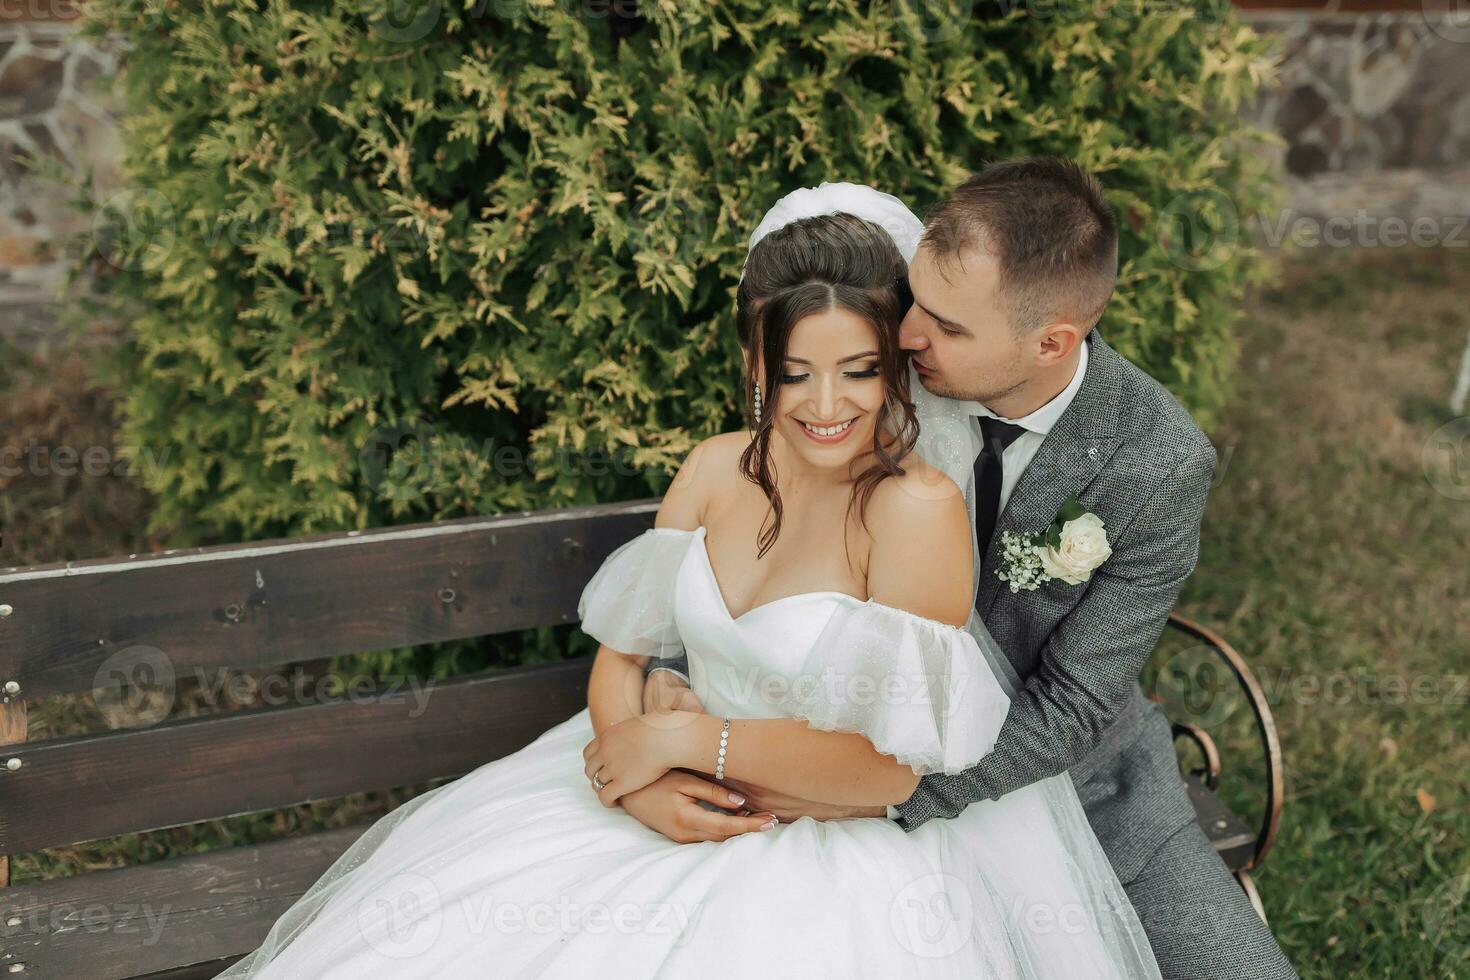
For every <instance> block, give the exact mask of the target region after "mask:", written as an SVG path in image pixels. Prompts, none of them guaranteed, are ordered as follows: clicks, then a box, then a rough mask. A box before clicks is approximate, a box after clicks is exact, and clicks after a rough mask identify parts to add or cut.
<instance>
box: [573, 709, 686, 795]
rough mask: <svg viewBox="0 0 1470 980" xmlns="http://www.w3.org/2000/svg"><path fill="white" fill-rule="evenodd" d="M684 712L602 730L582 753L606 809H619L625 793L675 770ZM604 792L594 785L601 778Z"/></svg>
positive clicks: (639, 718)
mask: <svg viewBox="0 0 1470 980" xmlns="http://www.w3.org/2000/svg"><path fill="white" fill-rule="evenodd" d="M685 714H686V713H685V712H661V713H658V714H650V715H635V716H633V717H632V718H628V719H626V720H625V721H620V722H618V723H617V724H616V725H609V726H608V727H607V728H605V729H603V732H602V734H601V735H599V736H597V737H596V738H594V739H593V740H592V741H590V742H588V743H587V746H586V748H584V749H582V759H583V761H584V762H585V763H586V765H585V766H584V769H583V771H584V772H585V773H586V776H587V779H588V783H589V785H591V786H592V787H593V790H594V791H595V792H596V793H597V798H598V799H599V800H601V801H602V805H603V806H607V807H612V806H616V805H617V802H618V798H619V797H621V796H622V795H623V794H625V793H632V792H633V791H635V790H640V789H642V788H643V787H645V786H647V785H648V784H649V783H651V782H653V781H654V780H655V779H658V778H659V777H660V776H662V775H663V774H664V773H666V772H668V771H669V770H670V769H672V768H674V764H675V762H676V761H677V759H678V744H677V741H676V740H677V738H678V735H679V731H678V729H679V728H681V727H683V722H682V720H681V719H682V718H683V716H684V715H685ZM599 772H600V776H599V778H600V779H602V781H603V782H604V784H605V785H604V786H603V787H602V789H597V787H596V784H594V783H592V782H591V780H592V778H593V776H596V775H598V774H599Z"/></svg>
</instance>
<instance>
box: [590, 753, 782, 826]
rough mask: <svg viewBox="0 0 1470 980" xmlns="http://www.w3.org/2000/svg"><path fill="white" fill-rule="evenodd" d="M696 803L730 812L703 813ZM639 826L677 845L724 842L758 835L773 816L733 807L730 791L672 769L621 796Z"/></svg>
mask: <svg viewBox="0 0 1470 980" xmlns="http://www.w3.org/2000/svg"><path fill="white" fill-rule="evenodd" d="M696 800H705V801H707V802H709V803H713V804H714V805H715V806H718V807H723V808H724V809H726V810H729V811H731V812H729V813H716V812H715V811H713V810H706V809H705V808H704V807H702V806H700V805H699V804H698V803H697V802H695V801H696ZM618 803H619V805H620V806H622V808H623V809H624V810H627V811H628V812H629V813H631V814H632V815H633V816H634V817H636V818H637V819H638V822H639V823H641V824H643V825H644V826H645V827H648V828H650V829H652V830H656V831H658V832H659V833H661V834H663V835H664V836H665V837H667V838H668V839H669V840H671V841H675V842H676V843H679V844H693V843H696V842H698V841H706V840H712V841H723V840H729V839H730V838H731V837H738V836H739V835H741V834H748V833H750V832H751V831H759V830H760V829H761V826H762V825H763V824H767V823H770V822H771V821H772V820H774V819H775V815H774V814H772V813H770V812H769V811H767V812H761V811H760V810H759V809H757V808H752V806H751V804H750V801H749V800H747V801H745V802H744V803H736V802H735V801H734V800H733V799H731V797H730V791H729V790H728V789H726V788H725V787H723V786H721V785H720V784H719V783H712V782H710V781H709V780H707V779H702V778H700V777H699V776H695V775H693V774H692V773H688V772H685V771H684V770H682V769H671V770H669V771H668V772H666V773H664V774H663V775H662V776H660V777H659V778H658V779H655V780H654V781H653V782H651V783H649V784H648V785H647V786H645V787H643V788H642V789H638V790H634V791H633V792H631V793H624V794H623V796H622V797H621V798H620V799H619V800H618Z"/></svg>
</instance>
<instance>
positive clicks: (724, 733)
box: [715, 718, 730, 780]
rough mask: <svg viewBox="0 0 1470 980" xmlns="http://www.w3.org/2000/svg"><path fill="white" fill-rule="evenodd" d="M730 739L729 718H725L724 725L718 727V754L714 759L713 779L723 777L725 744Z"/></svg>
mask: <svg viewBox="0 0 1470 980" xmlns="http://www.w3.org/2000/svg"><path fill="white" fill-rule="evenodd" d="M729 741H730V719H729V718H726V719H725V727H724V728H721V729H720V754H719V756H718V757H717V758H716V759H715V779H716V780H721V779H724V778H725V746H726V745H727V744H728V743H729Z"/></svg>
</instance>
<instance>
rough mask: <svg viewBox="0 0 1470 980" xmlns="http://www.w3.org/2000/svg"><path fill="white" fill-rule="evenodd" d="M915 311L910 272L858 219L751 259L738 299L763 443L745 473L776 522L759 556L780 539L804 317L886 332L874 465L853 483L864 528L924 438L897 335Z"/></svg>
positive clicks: (781, 232) (803, 230) (764, 246)
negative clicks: (792, 365) (781, 412)
mask: <svg viewBox="0 0 1470 980" xmlns="http://www.w3.org/2000/svg"><path fill="white" fill-rule="evenodd" d="M912 303H913V294H912V293H910V292H909V285H908V266H907V264H906V263H905V262H904V259H903V255H902V254H900V253H899V251H898V246H897V245H895V244H894V243H893V239H892V237H891V236H889V234H888V233H887V232H886V231H884V230H883V229H882V228H881V227H879V226H878V225H875V224H873V223H871V222H869V221H866V220H864V219H862V218H859V217H856V216H854V215H851V214H827V215H818V216H815V217H809V218H801V219H799V220H797V221H793V222H791V223H790V224H788V225H784V226H782V227H781V228H778V229H776V230H775V231H773V232H771V233H770V234H769V235H766V236H765V237H764V238H762V239H761V240H760V241H759V242H757V243H756V245H755V247H754V248H752V249H751V250H750V252H749V254H748V255H747V256H746V258H745V272H744V275H743V278H742V279H741V282H740V287H739V290H738V291H737V292H736V294H735V306H736V312H735V322H736V325H737V327H738V328H739V332H740V346H741V348H742V349H744V350H745V351H746V352H748V353H749V354H750V366H751V370H750V371H748V372H747V373H746V378H745V412H746V418H747V421H748V423H749V424H750V425H751V426H752V427H753V428H754V430H755V437H754V438H753V439H752V440H751V443H750V445H749V446H748V447H746V449H745V452H744V454H743V455H742V456H741V458H740V471H741V473H742V474H744V476H745V478H746V479H748V480H750V481H751V482H752V483H755V484H756V485H758V486H759V487H760V488H761V490H762V491H763V492H764V493H765V495H766V498H767V499H768V500H770V502H771V511H772V514H773V516H774V521H773V522H772V523H771V525H770V526H769V527H766V526H765V524H764V522H763V524H762V530H761V536H760V541H759V544H760V550H759V552H758V554H757V557H759V556H762V555H764V554H765V553H766V551H767V550H769V549H770V547H771V545H773V544H774V543H775V541H776V538H777V537H778V536H779V535H780V533H781V513H782V507H781V495H780V493H779V492H778V491H777V489H776V480H775V476H774V474H773V473H772V471H771V458H770V456H771V451H770V444H771V426H772V424H773V418H774V414H775V413H774V408H775V406H776V405H777V404H778V403H779V396H780V387H781V376H782V375H783V374H784V373H785V361H786V348H787V344H788V343H789V341H790V339H791V331H792V329H793V328H794V327H795V326H796V324H797V323H799V322H800V321H801V320H802V319H803V318H805V317H808V316H812V315H814V314H819V313H825V312H827V311H828V310H832V309H842V310H847V311H848V312H850V313H854V314H856V315H858V316H860V317H862V318H863V319H864V320H866V321H867V322H869V323H871V324H872V325H873V330H874V332H875V333H876V334H877V337H878V371H879V376H880V377H881V378H882V380H883V392H884V395H883V405H882V407H881V408H880V409H879V411H878V418H877V425H876V426H875V427H874V430H873V445H872V450H873V458H874V462H873V464H872V465H871V466H869V467H868V468H867V469H865V470H864V471H863V472H862V473H860V474H859V475H858V477H857V478H856V479H855V480H854V481H853V489H852V495H851V496H850V497H849V499H848V508H847V510H848V513H849V514H851V512H852V506H853V504H854V503H856V504H857V506H858V519H859V520H862V519H863V517H864V515H865V513H866V510H867V504H868V500H869V498H870V497H871V496H872V494H873V490H874V489H875V488H876V487H877V486H878V484H879V483H880V482H882V481H883V480H885V479H887V478H888V477H890V476H897V475H900V474H902V473H903V472H904V470H903V468H902V466H901V465H900V463H901V462H902V460H903V459H904V458H905V457H906V456H908V454H909V453H910V452H911V451H912V450H913V447H914V443H915V442H916V440H917V439H918V432H919V424H918V419H917V418H916V416H915V415H914V405H913V401H912V400H911V398H910V395H909V376H908V370H907V366H906V362H905V361H904V358H903V352H902V350H901V349H900V348H899V346H898V327H899V324H900V323H901V322H902V321H903V318H904V315H905V314H906V313H907V312H908V309H909V306H910V305H911V304H912ZM752 345H756V346H755V347H753V346H752ZM757 364H760V365H764V368H765V371H764V375H765V379H766V384H765V390H763V391H762V399H761V400H762V403H763V406H764V407H765V409H766V410H764V411H763V412H762V417H761V420H760V421H759V422H756V421H755V412H754V404H755V378H756V365H757ZM890 423H891V429H892V431H893V432H894V433H895V434H896V435H897V438H898V441H897V443H896V445H895V447H894V450H893V451H891V452H890V450H889V449H887V448H885V447H884V445H883V443H882V437H883V434H884V432H885V431H886V430H888V429H889V428H890Z"/></svg>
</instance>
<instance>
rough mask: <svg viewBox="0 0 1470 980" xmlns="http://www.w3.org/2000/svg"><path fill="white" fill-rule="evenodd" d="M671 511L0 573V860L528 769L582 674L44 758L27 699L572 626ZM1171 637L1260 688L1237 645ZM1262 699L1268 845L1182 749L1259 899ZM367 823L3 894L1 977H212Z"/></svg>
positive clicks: (490, 679) (153, 733) (1229, 856)
mask: <svg viewBox="0 0 1470 980" xmlns="http://www.w3.org/2000/svg"><path fill="white" fill-rule="evenodd" d="M657 509H658V501H657V500H656V499H655V500H643V501H636V502H632V503H624V504H614V505H604V506H595V507H583V508H575V509H566V510H556V511H544V512H526V513H520V514H513V515H508V516H499V517H493V518H481V517H476V518H465V519H459V520H450V521H441V522H436V523H432V524H418V525H411V526H403V527H396V528H388V529H382V530H374V531H353V532H347V533H335V534H320V535H315V536H311V537H303V538H293V539H287V540H279V541H264V542H255V543H250V544H241V545H229V546H222V547H213V548H203V549H183V550H175V551H166V552H163V553H160V554H150V555H130V556H128V557H126V558H116V559H100V560H95V561H82V562H71V563H67V564H61V565H48V566H37V567H31V568H21V569H6V570H3V571H0V855H12V854H16V853H25V852H31V851H36V850H39V849H42V848H47V847H60V846H65V845H69V844H74V843H78V842H83V841H92V840H98V839H102V838H107V837H112V836H116V835H119V834H125V833H130V832H137V831H146V830H155V829H161V828H167V827H174V826H179V825H183V824H189V823H193V822H197V821H202V820H209V819H214V818H220V817H226V816H232V815H236V814H244V813H249V812H255V811H262V810H271V809H275V808H279V807H284V806H289V805H294V804H298V803H302V802H306V801H310V800H323V799H331V798H335V797H339V796H343V795H345V794H349V793H355V792H361V791H368V790H376V789H386V788H391V787H399V786H412V785H416V784H419V783H423V782H427V781H431V780H434V779H438V778H441V777H453V776H456V775H461V774H463V773H465V772H469V771H470V770H472V769H474V768H476V767H477V766H479V765H481V764H483V763H485V762H487V761H489V760H492V759H495V758H499V757H501V756H504V755H506V754H509V753H511V752H514V751H515V750H517V749H519V748H520V747H522V746H524V745H526V744H527V743H529V742H530V741H531V740H533V739H534V738H535V737H536V736H537V735H539V734H540V733H541V732H543V731H544V730H546V729H547V728H550V727H551V726H552V725H555V724H557V723H558V722H561V721H563V720H565V719H566V718H568V717H570V716H571V715H573V714H575V713H576V712H577V711H579V710H580V709H581V708H583V707H584V706H585V705H586V688H587V676H588V670H589V667H590V658H586V657H582V658H578V659H575V660H571V661H566V662H562V663H557V664H553V665H549V666H537V667H530V668H515V669H507V670H501V671H493V672H488V673H482V674H478V675H475V676H468V677H459V678H455V679H452V680H445V681H440V682H436V683H435V684H434V686H433V687H432V688H431V689H430V693H429V695H428V697H427V699H426V701H425V702H423V703H421V704H420V705H418V707H421V708H423V709H424V710H422V711H411V710H409V708H408V706H407V704H406V701H405V699H404V698H403V696H402V694H401V692H398V693H395V692H394V691H392V690H391V689H385V690H383V691H381V692H379V693H378V694H377V695H375V696H373V697H351V698H343V699H339V700H334V701H325V702H319V703H309V704H299V705H291V706H284V707H270V708H263V709H252V710H243V711H233V712H230V711H226V712H221V713H218V714H215V715H212V716H204V717H197V718H174V719H170V720H167V721H161V722H159V723H157V724H153V725H149V726H146V727H137V728H126V729H120V730H112V731H108V732H105V733H103V734H87V735H76V736H71V737H65V738H57V739H54V740H51V741H44V742H34V743H32V742H27V741H26V700H27V699H36V698H45V697H48V696H51V695H59V694H68V693H77V692H85V691H91V690H99V689H100V690H106V689H111V688H116V687H117V686H118V685H119V684H120V683H121V682H123V681H124V680H126V679H128V678H132V677H137V676H139V672H152V673H153V674H154V675H156V678H155V679H161V680H163V681H165V682H166V681H167V680H168V674H169V673H170V672H171V673H172V675H173V677H174V678H176V679H177V678H186V677H190V676H193V675H195V673H196V672H198V671H212V670H214V669H216V668H224V667H228V668H235V669H249V668H259V667H264V666H267V665H280V664H293V663H301V662H304V661H312V660H319V659H320V658H324V657H332V656H338V655H342V654H348V653H357V652H365V651H373V650H385V649H392V648H397V647H404V646H412V645H417V644H423V643H431V642H436V641H443V640H451V639H457V638H465V637H477V636H483V635H487V634H493V633H503V632H507V631H513V630H521V629H526V628H529V627H534V626H547V625H553V624H561V623H573V622H575V621H576V607H577V600H578V598H579V596H580V594H581V590H582V587H583V585H584V584H585V583H586V582H587V580H588V579H589V578H590V577H591V575H592V573H593V572H594V571H595V570H596V569H597V568H598V566H599V565H600V564H601V562H602V561H603V559H604V558H605V557H606V556H607V555H608V554H609V553H610V552H611V551H612V550H613V549H614V548H616V547H617V546H618V545H619V544H621V543H623V542H625V541H628V540H629V539H631V538H633V537H634V536H635V535H637V534H639V533H641V532H642V531H643V530H644V529H645V528H648V527H651V526H652V524H653V519H654V515H655V513H656V512H657ZM1174 623H1175V625H1176V626H1177V627H1178V628H1180V629H1183V630H1186V631H1189V632H1191V633H1192V634H1193V635H1194V636H1195V637H1196V638H1198V639H1201V640H1203V641H1205V642H1208V643H1211V644H1214V645H1215V646H1216V647H1217V648H1218V649H1219V650H1220V651H1221V654H1222V656H1225V657H1226V658H1227V660H1229V662H1230V663H1231V665H1232V667H1233V668H1235V669H1236V670H1238V672H1239V676H1241V677H1242V679H1243V682H1244V683H1246V684H1247V685H1248V686H1250V685H1254V681H1253V680H1252V679H1251V678H1250V674H1249V671H1248V670H1246V669H1245V665H1244V663H1243V662H1241V661H1240V660H1239V657H1238V655H1236V654H1235V653H1234V651H1233V650H1231V649H1230V648H1229V646H1228V645H1226V644H1224V643H1223V641H1220V640H1219V639H1218V638H1216V637H1214V636H1213V634H1210V633H1209V632H1208V631H1205V630H1202V629H1201V628H1199V627H1197V626H1194V625H1193V624H1189V623H1185V622H1184V621H1183V620H1177V619H1176V620H1175V621H1174ZM1253 690H1254V692H1255V693H1256V694H1259V687H1258V686H1256V687H1254V688H1253ZM1256 704H1257V705H1258V707H1259V708H1260V710H1261V712H1262V716H1263V719H1264V723H1265V728H1264V729H1263V731H1264V732H1265V737H1267V739H1268V756H1269V757H1270V760H1271V762H1272V763H1273V765H1274V768H1273V769H1272V783H1271V786H1270V789H1269V792H1270V794H1271V797H1270V799H1271V801H1272V802H1271V804H1270V805H1269V806H1268V818H1267V822H1266V826H1264V827H1263V828H1262V830H1261V831H1260V832H1259V833H1256V832H1252V831H1251V829H1250V828H1249V827H1247V826H1246V825H1245V824H1244V823H1243V822H1242V821H1241V820H1240V819H1239V818H1237V817H1236V816H1235V815H1234V814H1232V813H1231V812H1230V811H1229V810H1228V809H1227V808H1226V807H1225V806H1224V805H1223V804H1222V803H1221V802H1220V800H1219V799H1218V797H1216V796H1215V795H1214V793H1213V792H1212V790H1213V787H1214V780H1215V779H1217V778H1218V774H1219V764H1218V753H1217V752H1214V743H1213V742H1211V741H1209V736H1208V735H1206V734H1204V733H1202V732H1187V733H1186V734H1188V735H1189V737H1192V738H1195V739H1197V740H1199V741H1200V745H1201V746H1202V747H1203V748H1204V749H1205V750H1206V756H1207V757H1208V758H1214V760H1215V762H1214V764H1213V765H1207V766H1206V767H1205V769H1204V771H1202V772H1201V773H1200V774H1198V775H1193V776H1191V777H1189V778H1190V785H1191V792H1192V794H1193V796H1194V799H1195V803H1196V806H1197V808H1198V810H1199V815H1200V821H1201V823H1202V825H1203V826H1204V829H1205V830H1206V832H1207V833H1208V834H1209V836H1210V838H1211V839H1212V840H1213V841H1214V842H1215V845H1216V847H1217V848H1218V849H1219V851H1220V854H1221V856H1222V857H1223V858H1224V859H1225V861H1226V862H1227V863H1228V864H1229V865H1230V867H1231V868H1232V869H1234V870H1235V871H1236V872H1237V873H1239V874H1240V875H1241V876H1242V881H1243V883H1244V884H1246V886H1247V887H1248V889H1249V877H1248V872H1249V870H1250V869H1251V868H1253V867H1256V866H1258V865H1259V864H1260V861H1261V859H1262V858H1263V857H1264V856H1265V853H1266V851H1267V850H1268V849H1269V847H1270V844H1271V840H1272V838H1273V836H1274V833H1275V822H1276V814H1277V811H1279V807H1280V799H1281V794H1280V781H1279V780H1280V766H1279V756H1280V752H1279V748H1278V747H1277V746H1276V743H1275V735H1274V729H1272V728H1271V727H1270V723H1269V719H1270V715H1269V709H1268V708H1267V707H1266V702H1265V699H1264V697H1260V698H1259V700H1258V701H1257V702H1256ZM1212 753H1213V755H1212ZM368 826H369V823H362V824H359V825H357V826H353V827H348V828H345V829H340V830H332V831H328V832H323V833H316V834H311V835H307V836H302V837H298V838H293V839H286V840H281V841H275V842H271V843H265V844H259V845H255V846H239V847H232V848H226V849H223V850H216V851H211V852H208V853H204V854H200V855H194V856H188V857H179V858H172V859H168V860H160V861H154V862H151V863H146V864H142V865H137V866H132V867H127V868H122V869H117V870H108V871H95V872H91V873H86V874H79V875H75V876H72V877H67V878H59V879H53V880H46V881H35V882H29V883H26V884H22V885H17V886H13V887H8V888H0V965H3V966H0V972H3V973H4V975H5V976H7V977H9V976H16V977H19V978H21V980H40V978H46V980H52V978H55V980H92V978H98V980H102V978H108V980H111V978H119V977H145V976H146V977H152V978H159V980H162V978H168V980H184V978H196V977H201V978H202V977H211V976H213V975H215V974H216V973H218V972H219V971H220V970H222V969H224V968H225V967H226V966H227V965H229V964H230V963H232V962H234V961H235V960H237V959H239V957H240V956H241V955H243V954H244V953H246V952H248V951H250V950H251V949H253V948H255V947H256V946H257V945H258V944H259V942H260V941H261V940H262V939H263V938H264V936H265V933H266V931H267V930H268V929H269V927H270V925H271V923H272V922H274V920H275V919H276V918H277V917H278V916H279V915H280V914H281V913H282V912H283V911H284V910H285V909H286V908H287V907H288V906H289V905H290V904H291V903H292V902H293V901H294V900H295V899H296V898H297V897H298V896H300V895H301V893H302V892H303V891H304V890H305V889H306V888H307V887H308V886H309V885H310V884H311V883H312V882H313V881H315V880H316V878H317V877H318V876H319V875H320V874H321V873H322V872H323V871H324V870H326V868H327V867H328V866H329V865H330V864H331V863H332V861H333V860H334V859H335V858H336V856H337V855H338V854H340V853H341V852H342V851H343V850H344V849H345V848H346V847H347V845H348V844H349V843H350V842H351V841H352V840H354V839H355V838H356V837H357V836H358V835H359V834H360V833H362V832H363V831H364V830H365V829H366V828H367V827H368ZM7 860H8V859H7V858H5V857H0V885H7V884H9V879H8V866H7ZM1250 890H1252V891H1253V889H1250Z"/></svg>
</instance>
